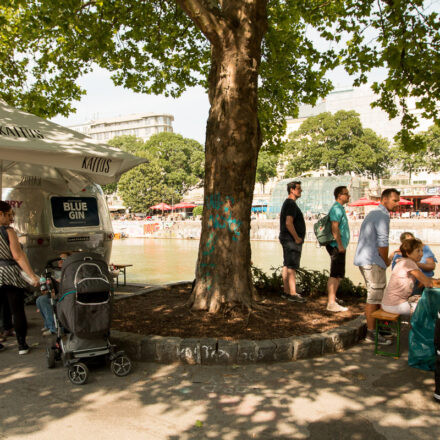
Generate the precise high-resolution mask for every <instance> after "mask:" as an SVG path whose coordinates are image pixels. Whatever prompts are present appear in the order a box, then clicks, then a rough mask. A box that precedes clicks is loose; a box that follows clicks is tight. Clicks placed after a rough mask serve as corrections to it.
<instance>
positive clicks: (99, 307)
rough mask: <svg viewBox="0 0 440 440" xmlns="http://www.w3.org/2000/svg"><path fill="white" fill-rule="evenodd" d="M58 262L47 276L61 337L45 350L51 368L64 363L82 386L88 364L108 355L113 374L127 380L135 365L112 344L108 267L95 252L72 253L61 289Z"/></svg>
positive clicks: (72, 379) (64, 268)
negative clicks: (56, 276) (58, 363)
mask: <svg viewBox="0 0 440 440" xmlns="http://www.w3.org/2000/svg"><path fill="white" fill-rule="evenodd" d="M57 260H59V259H56V260H52V261H51V262H50V264H49V265H48V267H47V268H46V270H45V277H44V278H45V279H44V283H45V285H46V289H47V290H48V294H51V297H52V299H51V303H52V305H53V310H54V321H55V327H56V329H57V334H56V339H55V340H52V343H51V344H49V345H48V346H47V347H46V357H47V366H48V368H54V367H55V365H56V361H58V360H62V361H63V364H64V365H65V366H66V367H67V376H68V378H69V380H70V381H71V382H72V383H73V384H75V385H82V384H84V383H86V382H87V379H88V377H89V370H88V368H87V365H86V364H85V363H84V362H85V360H86V359H88V358H93V357H97V356H106V357H107V359H108V360H109V361H110V368H111V371H112V372H113V373H114V374H115V375H116V376H121V377H122V376H126V375H127V374H128V373H130V371H131V368H132V364H131V361H130V359H129V358H128V357H127V355H126V354H125V353H124V352H123V351H116V349H115V348H116V347H115V346H114V345H112V344H110V342H109V340H108V337H109V334H110V323H111V313H112V302H113V286H112V278H111V276H110V274H109V272H108V266H107V263H106V262H105V261H104V260H103V258H102V257H101V256H100V255H98V254H95V253H92V252H78V253H75V254H73V255H70V256H69V257H68V258H66V260H65V261H64V264H63V267H62V270H61V278H60V281H59V285H58V283H57V281H56V280H55V279H54V278H53V275H54V271H53V266H52V267H50V265H51V264H52V265H53V262H54V261H57ZM41 281H42V285H43V279H42V280H41Z"/></svg>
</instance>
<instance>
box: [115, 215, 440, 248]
mask: <svg viewBox="0 0 440 440" xmlns="http://www.w3.org/2000/svg"><path fill="white" fill-rule="evenodd" d="M315 221H316V220H314V221H306V228H307V235H306V239H305V241H306V242H311V243H313V242H316V239H315V235H314V233H313V224H314V223H315ZM112 225H113V230H114V232H115V234H116V237H117V238H121V237H130V238H168V239H169V238H172V239H179V238H180V239H199V237H200V232H201V221H199V220H185V221H175V222H168V221H164V222H162V221H139V220H114V221H113V222H112ZM349 225H350V231H351V238H350V243H357V240H358V237H359V231H360V228H361V225H362V220H350V221H349ZM404 231H410V232H413V233H414V234H415V236H416V237H418V238H420V239H421V240H422V241H423V242H424V243H426V244H440V220H433V219H412V220H409V219H392V220H391V227H390V243H393V244H397V243H399V237H400V234H401V233H402V232H404ZM278 233H279V220H253V221H252V222H251V240H263V241H278Z"/></svg>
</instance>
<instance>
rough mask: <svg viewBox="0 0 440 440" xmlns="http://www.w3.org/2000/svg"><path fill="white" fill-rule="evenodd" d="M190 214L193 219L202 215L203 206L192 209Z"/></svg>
mask: <svg viewBox="0 0 440 440" xmlns="http://www.w3.org/2000/svg"><path fill="white" fill-rule="evenodd" d="M192 214H193V217H197V216H198V215H202V214H203V206H196V207H195V208H194V209H193V212H192Z"/></svg>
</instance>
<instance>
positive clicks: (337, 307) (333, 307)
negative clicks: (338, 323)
mask: <svg viewBox="0 0 440 440" xmlns="http://www.w3.org/2000/svg"><path fill="white" fill-rule="evenodd" d="M327 310H328V311H329V312H346V311H347V310H348V307H343V306H341V305H339V304H338V303H331V304H327Z"/></svg>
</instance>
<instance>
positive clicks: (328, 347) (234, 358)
mask: <svg viewBox="0 0 440 440" xmlns="http://www.w3.org/2000/svg"><path fill="white" fill-rule="evenodd" d="M181 284H187V282H179V283H172V284H167V285H165V286H160V287H159V286H154V287H150V288H148V289H145V290H143V291H141V292H137V293H135V294H133V295H127V296H124V297H122V298H118V300H119V301H121V300H123V299H125V298H128V297H132V296H137V295H143V294H146V293H149V292H152V291H154V290H157V289H163V288H164V287H172V286H174V285H181ZM365 334H366V321H365V317H364V316H359V317H357V318H356V319H354V320H352V321H349V322H348V323H346V324H343V325H341V326H340V327H336V328H334V329H332V330H329V331H327V332H323V333H315V334H312V335H305V336H291V337H289V338H281V339H264V340H260V341H250V340H245V339H242V340H241V339H240V340H238V341H226V340H223V339H217V338H177V337H171V336H155V335H149V336H145V335H138V334H135V333H128V332H120V331H117V330H112V331H111V337H110V339H111V340H112V342H113V343H114V344H116V345H117V346H118V347H119V348H121V349H123V350H125V351H126V353H127V354H128V355H129V356H130V357H131V358H132V359H133V360H139V361H147V362H158V363H163V364H171V363H175V362H180V363H183V364H194V365H196V364H198V365H232V364H249V363H258V362H279V361H295V360H298V359H306V358H312V357H316V356H322V355H323V354H326V353H336V352H340V351H343V350H345V349H347V348H349V347H351V346H352V345H354V344H356V343H357V342H359V341H360V340H361V339H363V338H364V337H365Z"/></svg>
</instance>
